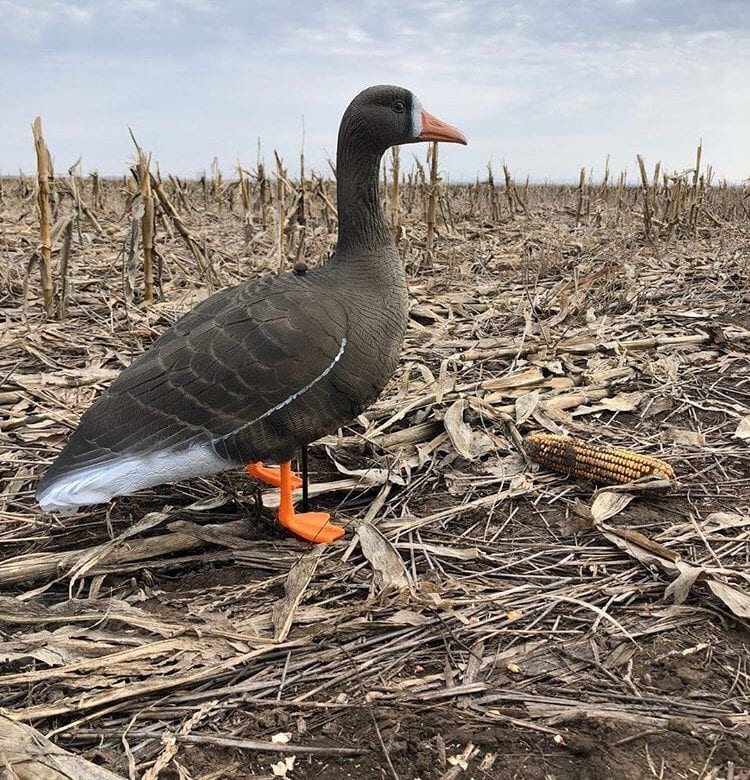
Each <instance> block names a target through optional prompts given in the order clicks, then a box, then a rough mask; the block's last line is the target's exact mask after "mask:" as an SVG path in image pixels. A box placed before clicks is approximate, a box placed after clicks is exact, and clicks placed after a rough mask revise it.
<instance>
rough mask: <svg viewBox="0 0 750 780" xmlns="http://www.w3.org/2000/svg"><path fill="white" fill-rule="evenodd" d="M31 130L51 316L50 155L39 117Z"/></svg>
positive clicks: (41, 250) (46, 295)
mask: <svg viewBox="0 0 750 780" xmlns="http://www.w3.org/2000/svg"><path fill="white" fill-rule="evenodd" d="M31 129H32V131H33V133H34V149H35V151H36V165H37V168H36V170H37V205H38V206H39V256H40V263H39V267H40V269H41V275H42V297H43V299H44V310H45V311H46V312H47V316H51V315H52V313H53V309H54V303H55V288H54V284H53V281H52V217H51V211H50V168H51V165H50V154H49V150H48V149H47V144H46V143H45V142H44V136H43V135H42V120H41V118H40V117H37V118H36V119H35V120H34V122H33V124H32V125H31Z"/></svg>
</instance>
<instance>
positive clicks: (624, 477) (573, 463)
mask: <svg viewBox="0 0 750 780" xmlns="http://www.w3.org/2000/svg"><path fill="white" fill-rule="evenodd" d="M524 444H525V447H526V452H527V453H528V455H529V457H530V458H532V459H533V460H535V461H536V462H537V463H541V464H542V465H544V466H547V467H548V468H551V469H554V470H555V471H561V472H562V473H563V474H569V475H572V476H575V477H582V478H583V479H590V480H592V481H593V482H604V483H610V484H612V483H617V484H621V485H624V484H626V483H628V482H633V481H635V480H636V479H640V478H641V477H648V476H651V475H654V476H657V477H662V478H663V479H674V478H675V475H674V471H673V470H672V467H671V466H670V465H669V464H668V463H665V462H664V461H663V460H659V459H658V458H653V457H651V456H650V455H640V454H639V453H637V452H631V451H630V450H621V449H617V448H615V447H593V446H592V445H590V444H586V442H584V441H581V440H580V439H575V438H573V437H571V436H557V435H554V434H550V433H532V434H531V435H530V436H527V437H526V439H525V441H524Z"/></svg>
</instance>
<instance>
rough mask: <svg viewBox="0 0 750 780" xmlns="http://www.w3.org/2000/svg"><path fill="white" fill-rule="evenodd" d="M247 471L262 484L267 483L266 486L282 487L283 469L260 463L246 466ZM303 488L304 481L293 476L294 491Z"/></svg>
mask: <svg viewBox="0 0 750 780" xmlns="http://www.w3.org/2000/svg"><path fill="white" fill-rule="evenodd" d="M245 471H246V472H247V473H248V474H249V475H250V476H251V477H255V478H256V479H259V480H260V481H261V482H265V483H266V485H272V486H273V487H281V469H279V468H278V467H276V466H264V465H263V464H262V463H261V462H260V461H258V462H257V463H249V464H248V465H247V466H245ZM301 487H302V480H301V479H300V478H299V477H298V476H297V475H296V474H292V490H296V489H297V488H301Z"/></svg>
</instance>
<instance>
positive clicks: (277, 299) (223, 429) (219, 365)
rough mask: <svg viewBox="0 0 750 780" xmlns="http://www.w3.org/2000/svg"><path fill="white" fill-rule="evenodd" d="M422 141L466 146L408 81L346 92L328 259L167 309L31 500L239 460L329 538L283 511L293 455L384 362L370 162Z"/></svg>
mask: <svg viewBox="0 0 750 780" xmlns="http://www.w3.org/2000/svg"><path fill="white" fill-rule="evenodd" d="M431 140H432V141H452V142H457V143H463V144H465V143H466V140H465V139H464V137H463V135H462V134H461V133H460V132H459V131H458V130H456V129H455V128H453V127H451V126H449V125H446V124H443V123H442V122H440V121H439V120H437V119H435V117H433V116H431V115H430V114H429V113H427V112H426V111H424V110H423V109H422V106H421V104H420V103H419V101H418V100H417V98H416V97H415V96H414V95H413V94H412V93H411V92H409V91H408V90H406V89H402V88H400V87H394V86H378V87H370V88H369V89H366V90H364V91H363V92H361V93H360V94H359V95H357V97H355V98H354V100H353V101H352V102H351V104H350V105H349V107H348V108H347V110H346V112H345V113H344V116H343V118H342V120H341V126H340V128H339V137H338V149H337V196H338V216H339V235H338V242H337V244H336V251H335V254H334V256H333V257H332V258H331V260H330V261H328V262H327V263H326V264H325V265H323V266H321V267H320V268H317V269H311V270H308V271H306V272H305V273H288V274H284V275H278V276H267V277H263V278H260V279H255V280H252V281H249V282H246V283H244V284H240V285H238V286H236V287H232V288H230V289H227V290H223V291H222V292H219V293H217V294H216V295H213V296H211V297H210V298H208V299H207V300H205V301H203V302H202V303H201V304H199V305H198V306H196V307H195V308H194V309H193V310H192V311H190V312H188V313H187V314H186V315H184V316H183V317H182V318H181V319H179V320H178V321H177V322H176V323H175V324H174V325H173V326H172V327H171V328H170V329H169V330H168V331H167V332H166V333H164V334H163V335H162V336H161V337H160V338H159V339H158V340H157V341H156V342H155V343H154V344H153V345H152V346H151V348H150V349H149V350H147V351H146V352H144V353H143V354H142V355H140V356H139V357H138V358H137V359H136V360H135V361H133V363H132V364H131V365H130V366H129V367H128V368H126V369H125V370H124V371H123V372H122V373H121V374H120V375H119V376H118V377H117V379H116V380H115V381H114V382H113V383H112V385H111V386H110V387H109V389H108V390H107V391H106V392H105V393H104V394H103V395H102V396H100V397H99V398H98V399H97V400H96V401H95V402H94V403H93V404H92V405H91V407H90V408H89V409H88V411H86V413H85V414H84V415H83V417H82V419H81V422H80V425H79V426H78V428H77V429H76V431H75V432H74V433H73V435H72V437H71V438H70V440H69V441H68V443H67V445H66V446H65V448H64V449H63V450H62V452H61V453H60V455H59V456H58V458H57V460H56V461H55V462H54V464H53V465H52V467H51V468H50V469H49V470H48V471H47V473H46V474H45V475H44V478H43V479H42V480H41V482H40V483H39V487H38V489H37V493H36V496H37V500H38V501H39V503H40V504H41V506H42V508H43V509H45V510H48V511H59V512H61V513H65V514H70V513H72V512H75V511H76V510H77V509H78V507H79V506H82V505H86V504H98V503H102V502H106V501H109V500H110V499H111V498H113V497H114V496H118V495H127V494H130V493H134V492H135V491H138V490H142V489H144V488H147V487H152V486H154V485H159V484H162V483H165V482H177V481H179V480H183V479H188V478H190V477H197V476H204V475H208V474H215V473H217V472H220V471H224V470H226V469H231V468H236V467H238V466H245V468H246V470H247V471H248V473H250V474H252V475H253V476H255V477H257V478H259V479H261V480H263V481H265V482H267V483H268V484H272V485H276V486H278V487H280V488H281V503H280V507H279V515H278V518H279V522H280V523H281V525H282V526H284V527H285V528H287V529H289V530H290V531H291V532H292V533H294V534H296V535H297V536H299V537H301V538H303V539H307V540H309V541H315V542H329V541H333V540H334V539H337V538H339V537H340V536H342V535H343V533H344V532H343V529H341V528H338V527H337V526H335V525H333V524H332V523H331V522H330V521H329V516H328V515H327V514H325V513H322V512H306V513H295V511H294V506H293V503H292V489H293V488H294V487H298V486H299V480H298V479H297V478H296V477H295V476H294V475H293V474H292V471H291V465H290V459H291V457H292V455H293V453H294V452H295V450H297V449H298V448H299V447H300V446H302V445H305V444H307V443H308V442H311V441H314V440H315V439H318V438H320V437H321V436H323V435H325V434H327V433H331V432H333V431H335V430H336V429H337V428H338V427H340V426H341V425H343V424H345V423H346V422H348V421H350V420H351V419H353V418H354V417H356V415H357V414H359V413H360V412H361V411H362V410H363V409H364V408H365V407H366V406H367V405H368V404H370V403H371V402H372V401H373V400H374V399H375V398H376V397H377V395H378V394H379V393H380V391H381V390H382V389H383V387H384V386H385V384H386V382H387V381H388V380H389V379H390V378H391V376H392V375H393V372H394V371H395V369H396V365H397V362H398V357H399V353H400V351H401V345H402V342H403V337H404V331H405V329H406V321H407V291H406V280H405V277H404V271H403V268H402V264H401V261H400V258H399V256H398V253H397V251H396V247H395V245H394V242H393V238H392V236H391V232H390V230H389V227H388V224H387V222H386V220H385V216H384V214H383V211H382V208H381V206H380V202H379V198H378V169H379V163H380V160H381V157H382V155H383V153H384V152H385V150H386V149H387V148H389V147H391V146H394V145H397V144H405V143H413V142H417V141H431ZM265 460H270V461H271V462H274V463H279V464H280V467H279V468H272V467H267V466H264V465H262V463H261V462H262V461H265Z"/></svg>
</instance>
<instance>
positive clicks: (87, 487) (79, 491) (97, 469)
mask: <svg viewBox="0 0 750 780" xmlns="http://www.w3.org/2000/svg"><path fill="white" fill-rule="evenodd" d="M229 468H232V464H231V463H229V462H228V461H226V460H224V459H223V458H220V457H219V456H218V455H217V454H216V453H215V452H214V450H213V448H212V447H211V445H210V444H195V445H193V446H191V447H188V448H187V449H180V450H160V451H158V452H151V453H148V454H145V455H120V456H119V457H116V458H113V459H112V460H110V461H106V462H104V463H99V464H97V465H96V466H86V467H84V468H82V469H80V470H78V471H73V472H71V473H69V474H65V475H64V476H62V477H60V479H59V480H57V481H55V482H53V483H51V484H50V485H47V486H46V487H45V488H44V490H42V491H41V492H37V495H36V499H37V501H38V502H39V504H40V506H41V507H42V509H43V510H44V511H45V512H59V513H60V514H63V515H70V514H73V513H74V512H75V511H76V510H77V509H78V507H80V506H86V505H87V504H103V503H106V502H107V501H110V500H111V499H112V498H114V497H115V496H127V495H129V494H131V493H135V492H137V491H138V490H143V489H145V488H149V487H154V485H162V484H164V483H165V482H179V481H180V480H183V479H190V478H192V477H204V476H208V475H209V474H217V473H218V472H220V471H225V470H226V469H229Z"/></svg>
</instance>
